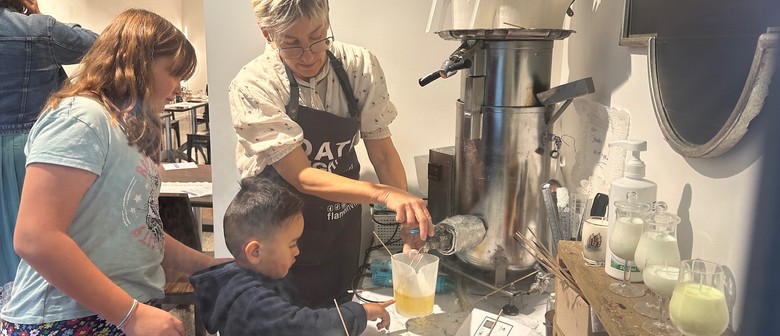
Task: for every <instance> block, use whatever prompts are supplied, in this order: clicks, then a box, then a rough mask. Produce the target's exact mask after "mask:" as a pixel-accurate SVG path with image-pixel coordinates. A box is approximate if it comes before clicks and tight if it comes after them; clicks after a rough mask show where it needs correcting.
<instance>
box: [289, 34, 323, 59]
mask: <svg viewBox="0 0 780 336" xmlns="http://www.w3.org/2000/svg"><path fill="white" fill-rule="evenodd" d="M332 44H333V36H328V37H326V38H324V39H322V40H319V41H316V42H314V43H312V44H310V45H309V47H308V48H303V47H289V48H279V56H282V58H287V59H292V58H299V57H301V56H303V54H304V53H305V52H306V50H308V51H311V52H312V53H320V52H323V51H325V50H328V48H330V46H331V45H332Z"/></svg>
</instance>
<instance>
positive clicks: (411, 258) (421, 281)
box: [392, 253, 439, 317]
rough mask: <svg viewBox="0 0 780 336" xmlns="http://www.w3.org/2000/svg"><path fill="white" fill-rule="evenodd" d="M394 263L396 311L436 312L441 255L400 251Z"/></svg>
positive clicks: (412, 313) (408, 313)
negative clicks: (434, 302) (437, 280)
mask: <svg viewBox="0 0 780 336" xmlns="http://www.w3.org/2000/svg"><path fill="white" fill-rule="evenodd" d="M392 267H393V296H394V297H395V311H396V312H398V313H399V314H401V315H404V316H407V317H420V316H426V315H429V314H430V313H431V312H433V300H434V298H435V296H436V277H437V276H438V274H439V258H438V257H436V256H434V255H431V254H427V253H397V254H394V255H393V260H392Z"/></svg>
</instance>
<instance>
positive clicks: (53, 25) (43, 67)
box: [0, 0, 97, 286]
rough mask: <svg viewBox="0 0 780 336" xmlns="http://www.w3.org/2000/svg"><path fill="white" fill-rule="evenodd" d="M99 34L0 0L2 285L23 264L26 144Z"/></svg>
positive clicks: (16, 0)
mask: <svg viewBox="0 0 780 336" xmlns="http://www.w3.org/2000/svg"><path fill="white" fill-rule="evenodd" d="M96 38H97V34H95V33H93V32H91V31H89V30H87V29H84V28H81V27H80V26H78V25H74V24H64V23H61V22H59V21H57V20H56V19H55V18H53V17H51V16H48V15H43V14H41V12H40V10H39V9H38V2H37V0H0V59H1V60H2V62H0V186H1V187H0V286H2V285H3V284H5V283H7V282H9V281H12V280H13V279H14V275H15V274H16V267H17V266H18V265H19V257H18V256H17V255H16V254H15V253H14V250H13V231H14V227H15V223H16V215H17V211H18V209H19V197H20V195H21V191H22V181H23V180H24V175H25V161H26V159H25V156H24V151H23V150H24V144H25V142H26V141H27V135H28V133H29V131H30V128H31V127H32V125H33V123H34V122H35V120H36V119H37V118H38V114H39V113H40V112H41V109H42V108H43V104H44V103H46V99H48V98H49V95H50V94H51V93H52V92H54V91H55V90H56V89H57V88H59V87H60V85H61V84H62V83H63V82H64V81H65V80H66V79H67V75H66V74H65V71H64V70H63V69H62V64H76V63H78V62H79V61H80V60H81V57H82V56H84V54H85V53H86V52H87V50H89V48H90V47H91V46H92V43H94V42H95V39H96Z"/></svg>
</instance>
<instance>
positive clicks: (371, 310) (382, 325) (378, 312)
mask: <svg viewBox="0 0 780 336" xmlns="http://www.w3.org/2000/svg"><path fill="white" fill-rule="evenodd" d="M393 303H395V300H387V301H385V302H380V303H366V304H363V309H365V310H366V315H367V316H368V320H369V321H376V319H377V318H379V319H380V320H381V321H379V323H377V324H376V329H377V330H382V329H387V327H389V326H390V314H388V313H387V310H386V309H385V308H387V306H389V305H391V304H393Z"/></svg>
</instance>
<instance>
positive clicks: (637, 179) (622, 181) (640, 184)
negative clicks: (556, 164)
mask: <svg viewBox="0 0 780 336" xmlns="http://www.w3.org/2000/svg"><path fill="white" fill-rule="evenodd" d="M613 146H617V147H623V148H625V149H626V150H627V151H629V152H631V156H630V157H628V160H627V161H626V167H625V169H624V171H623V177H619V178H616V179H614V180H612V185H611V187H610V191H609V203H610V206H609V214H608V218H609V229H608V234H607V255H606V260H605V262H604V270H605V271H606V272H607V274H609V275H610V276H611V277H613V278H615V279H619V280H622V279H623V267H624V266H623V265H625V260H623V259H621V258H618V257H617V256H616V255H615V254H613V253H612V250H611V249H610V248H609V236H610V235H611V234H612V230H613V229H614V227H615V205H614V204H615V202H617V201H625V200H626V195H627V194H628V193H629V192H632V191H633V192H635V193H636V196H637V201H638V202H641V203H650V204H652V203H653V202H655V200H656V194H657V192H658V186H656V184H655V183H654V182H653V181H650V180H647V179H645V178H644V177H645V163H644V162H642V160H640V159H639V153H640V152H643V151H646V150H647V141H643V140H618V141H613V142H611V143H610V144H609V147H613ZM630 280H631V282H641V281H642V273H641V272H640V271H639V269H638V268H636V266H633V263H632V266H631V278H630Z"/></svg>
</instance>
